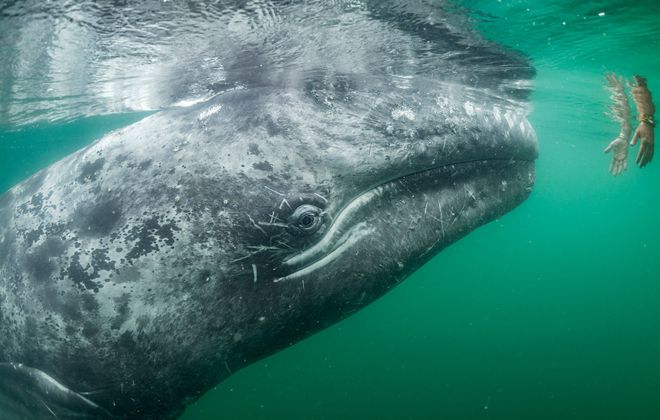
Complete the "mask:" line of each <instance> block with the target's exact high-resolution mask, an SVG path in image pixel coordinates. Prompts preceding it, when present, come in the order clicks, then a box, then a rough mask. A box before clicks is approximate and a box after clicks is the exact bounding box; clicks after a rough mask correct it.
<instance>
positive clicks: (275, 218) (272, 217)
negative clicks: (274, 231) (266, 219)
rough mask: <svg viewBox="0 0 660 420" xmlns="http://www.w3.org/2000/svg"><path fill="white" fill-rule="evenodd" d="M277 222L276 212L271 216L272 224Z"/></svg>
mask: <svg viewBox="0 0 660 420" xmlns="http://www.w3.org/2000/svg"><path fill="white" fill-rule="evenodd" d="M275 220H277V216H276V215H275V212H272V213H271V214H270V223H273V222H274V221H275Z"/></svg>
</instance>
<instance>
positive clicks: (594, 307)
mask: <svg viewBox="0 0 660 420" xmlns="http://www.w3.org/2000/svg"><path fill="white" fill-rule="evenodd" d="M466 4H467V6H466V7H468V9H469V10H470V11H471V15H472V16H473V17H474V19H475V25H476V26H477V27H478V28H479V29H480V30H481V31H482V32H483V33H484V34H485V35H486V36H487V37H488V38H490V39H493V40H495V41H497V42H500V43H503V44H505V45H508V46H510V47H512V48H515V49H517V50H519V51H521V52H522V53H523V54H525V55H527V56H529V57H530V58H531V60H532V61H533V63H534V65H535V67H536V70H537V77H536V79H535V81H534V93H533V96H532V105H533V109H534V111H533V113H532V114H531V116H530V120H531V122H532V124H533V125H534V127H535V128H536V130H537V134H538V138H539V142H540V145H541V155H540V158H539V160H538V164H537V183H536V187H535V189H534V192H533V193H532V195H531V197H530V198H529V199H528V200H527V201H526V202H525V203H524V204H523V205H521V206H520V207H518V208H517V209H515V210H514V211H513V212H511V213H509V214H507V215H506V216H504V217H502V218H501V219H500V220H497V221H494V222H492V223H490V224H488V225H486V226H484V227H481V228H479V229H478V230H476V231H475V232H473V233H471V234H470V235H469V236H468V237H466V238H465V239H463V240H461V241H459V242H457V243H456V244H454V245H452V246H451V247H449V248H448V249H446V250H445V251H443V252H442V253H440V254H439V255H438V256H437V257H436V258H435V259H433V260H432V261H431V262H430V263H428V264H427V265H425V266H424V267H423V268H421V269H420V270H419V271H418V272H417V273H415V274H414V275H413V276H411V277H410V278H409V279H408V280H407V281H406V282H404V283H402V284H401V285H400V286H399V287H397V288H396V289H395V290H393V291H392V292H390V293H389V294H388V295H386V296H385V297H383V298H382V299H380V300H379V301H378V302H376V303H375V304H373V305H371V306H369V307H367V308H365V309H363V310H362V311H360V312H358V313H357V314H356V315H354V316H352V317H350V318H349V319H347V320H345V321H343V322H341V323H339V324H337V325H335V326H334V327H331V328H329V329H327V330H325V331H323V332H321V333H319V334H316V335H315V336H313V337H311V338H309V339H307V340H305V341H303V342H301V343H299V344H296V345H294V346H293V347H291V348H290V349H288V350H286V351H283V352H281V353H278V354H276V355H275V356H273V357H270V358H268V359H265V360H262V361H260V362H258V363H256V364H254V365H252V366H250V367H248V368H246V369H244V370H243V371H241V372H239V373H237V374H235V375H234V376H232V377H231V378H229V379H228V380H226V381H225V382H223V383H221V384H219V385H218V386H217V388H216V389H214V390H213V391H211V392H209V393H208V394H207V395H205V396H204V397H203V398H202V399H201V400H199V401H198V402H197V403H196V404H194V405H193V406H191V407H190V408H189V409H188V411H187V412H186V414H185V415H184V416H183V417H182V418H183V419H185V420H192V419H216V418H218V419H341V418H348V419H363V418H364V419H473V418H474V419H476V418H483V419H658V418H660V218H659V217H658V214H659V211H658V209H659V208H660V161H658V158H656V161H655V162H652V163H651V164H650V165H649V166H648V167H646V168H644V169H643V170H640V169H639V168H637V167H634V166H633V165H632V163H633V157H634V154H635V153H636V149H633V150H631V151H630V155H631V156H629V165H630V166H629V169H628V171H627V172H626V173H624V174H623V175H622V176H620V177H618V178H613V177H612V176H611V175H610V174H609V173H608V171H607V169H608V167H609V158H610V157H609V156H606V155H603V153H602V149H603V148H604V147H605V145H607V143H608V142H609V141H610V140H611V139H612V138H614V137H615V136H616V134H618V126H617V124H616V123H614V122H612V121H610V120H609V119H608V118H607V117H606V116H605V114H604V112H605V110H606V107H607V105H608V101H609V99H608V93H607V92H606V91H605V90H604V89H603V75H604V74H605V72H607V71H615V72H617V73H620V74H623V75H626V76H631V75H632V74H634V73H639V74H642V75H644V76H646V77H647V78H648V80H649V87H650V89H651V91H652V92H657V93H656V104H658V102H659V101H660V55H659V54H658V50H659V48H660V6H659V5H658V4H656V3H655V2H650V1H649V2H637V3H635V4H634V5H632V4H630V5H629V4H628V3H627V2H624V1H612V0H610V1H606V2H599V3H589V4H587V3H586V2H585V3H581V4H578V5H575V4H574V2H569V1H559V2H541V1H506V0H502V1H485V0H482V1H470V2H466ZM600 14H602V16H601V15H600ZM143 115H144V114H139V115H138V114H129V115H115V116H107V117H93V118H88V119H84V120H78V121H74V122H70V123H66V124H55V125H53V126H51V125H43V124H42V125H40V126H28V127H23V128H22V129H21V130H19V131H11V132H10V131H4V132H0V191H4V190H6V189H7V188H9V187H10V186H12V185H13V184H15V183H17V182H19V181H20V180H22V179H24V178H25V177H27V176H28V175H30V174H31V173H33V172H35V171H36V170H38V169H40V168H42V167H44V166H46V165H47V164H48V163H50V162H53V161H55V160H57V159H59V158H61V157H62V156H65V155H67V154H68V153H70V152H72V151H74V150H77V149H78V148H80V147H81V146H82V145H85V144H87V143H89V142H90V141H92V140H93V139H95V138H98V137H99V136H101V135H102V134H103V133H106V132H108V131H110V130H112V129H114V128H118V127H121V126H124V125H126V124H128V123H130V122H133V121H137V120H139V119H140V118H141V117H142V116H143Z"/></svg>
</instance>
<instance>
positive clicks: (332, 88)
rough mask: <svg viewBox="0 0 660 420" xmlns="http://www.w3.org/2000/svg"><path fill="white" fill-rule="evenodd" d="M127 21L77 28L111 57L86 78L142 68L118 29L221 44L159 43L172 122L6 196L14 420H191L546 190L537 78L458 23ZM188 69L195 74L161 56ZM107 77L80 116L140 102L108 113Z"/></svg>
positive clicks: (174, 12) (389, 15)
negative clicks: (119, 66)
mask: <svg viewBox="0 0 660 420" xmlns="http://www.w3.org/2000/svg"><path fill="white" fill-rule="evenodd" d="M356 5H358V6H356ZM111 6H112V5H110V6H109V5H106V4H104V3H100V5H99V6H97V8H95V9H93V10H87V11H85V10H83V12H84V13H87V15H86V16H88V19H89V21H90V22H92V23H93V25H91V29H90V28H87V29H86V30H87V32H85V33H86V34H88V35H89V33H90V32H91V33H94V34H96V36H97V39H100V40H101V41H99V43H98V44H95V46H93V47H91V48H92V49H94V48H96V49H99V50H100V52H99V54H98V55H95V56H94V57H88V58H84V57H83V58H81V57H78V56H76V57H77V59H78V60H83V59H84V60H89V61H86V63H87V67H86V68H87V69H88V72H89V74H101V72H102V71H104V69H106V70H107V66H105V67H104V65H105V64H107V63H108V62H107V60H109V58H107V57H111V56H113V55H112V54H110V53H108V51H107V49H110V50H112V48H118V47H116V46H117V45H120V44H121V42H122V41H124V42H125V41H126V39H129V40H130V41H131V42H134V45H135V48H145V47H144V46H143V44H144V42H145V41H144V39H143V38H142V35H134V34H132V33H130V32H129V33H119V32H118V30H117V28H118V27H120V26H121V25H123V24H126V23H125V22H126V17H127V16H128V17H129V18H132V17H134V16H135V15H137V16H139V17H140V19H142V20H141V22H140V24H141V25H143V26H142V27H143V28H146V29H144V30H145V31H148V30H149V28H150V27H152V26H150V24H153V25H156V24H163V25H165V23H167V24H170V25H171V26H175V28H174V29H172V30H177V28H179V27H187V28H191V27H192V28H193V29H197V30H200V31H201V29H204V30H209V32H206V33H208V37H199V33H198V31H193V30H190V33H188V32H184V33H183V35H186V34H187V35H186V36H188V38H186V37H185V36H178V37H176V39H177V42H176V43H175V42H174V41H172V40H171V39H170V40H169V41H167V40H168V39H169V38H166V41H163V44H164V45H157V46H158V47H160V49H159V50H158V52H156V53H154V54H156V61H159V60H160V61H162V62H164V63H165V64H163V69H164V70H163V71H162V72H161V73H162V74H165V76H163V79H159V80H157V82H158V83H157V84H158V86H159V90H158V91H157V92H154V91H149V92H148V93H147V94H144V95H146V96H141V98H142V99H145V97H148V98H150V100H151V102H150V103H151V104H152V106H153V107H154V109H160V111H159V112H157V113H155V114H153V115H151V116H149V117H146V118H144V119H143V120H141V121H139V122H137V123H136V124H133V125H131V126H128V127H125V128H123V129H120V130H118V131H115V132H112V133H110V134H108V135H106V136H105V137H103V138H101V139H99V140H98V141H96V142H94V143H93V144H91V145H90V146H88V147H86V148H84V149H82V150H80V151H78V152H76V153H73V154H71V155H70V156H67V157H65V158H64V159H62V160H60V161H59V162H57V163H54V164H53V165H51V166H49V167H48V168H45V169H43V170H41V171H40V172H38V173H36V174H35V175H34V176H32V177H31V178H29V179H27V180H26V181H24V182H22V183H20V184H19V185H17V186H15V187H14V188H12V189H11V190H10V191H8V192H7V193H5V194H4V195H2V196H1V197H0V337H2V339H0V413H2V414H3V415H2V417H3V418H10V419H14V418H16V419H19V418H20V419H25V418H28V419H29V418H35V419H41V418H53V417H57V418H120V419H122V418H123V419H129V418H140V419H163V418H176V417H177V416H178V415H179V414H180V413H181V412H182V411H183V410H184V409H185V407H186V405H188V404H190V403H191V402H193V401H195V400H196V399H197V398H198V397H199V396H201V395H202V394H203V393H204V392H206V391H207V390H209V389H210V388H212V387H213V386H215V385H216V384H217V383H219V382H220V381H222V380H223V379H225V378H226V377H228V376H229V375H231V374H232V373H233V372H236V371H237V370H239V369H241V368H242V367H244V366H246V365H248V364H250V363H253V362H254V361H256V360H259V359H260V358H263V357H266V356H268V355H271V354H273V353H275V352H277V351H279V350H281V349H283V348H286V347H287V346H290V345H292V344H293V343H295V342H297V341H299V340H302V339H304V338H305V337H307V336H309V335H311V334H314V333H315V332H317V331H319V330H321V329H323V328H326V327H327V326H329V325H332V324H333V323H336V322H338V321H339V320H341V319H343V318H346V317H347V316H349V315H350V314H352V313H354V312H355V311H357V310H359V309H360V308H362V307H364V306H366V305H368V304H369V303H371V302H373V301H374V300H376V299H377V298H378V297H380V296H382V295H383V294H384V293H386V292H387V291H388V290H390V289H391V288H392V287H394V286H396V285H397V284H398V283H399V282H400V281H402V280H403V279H405V278H406V277H407V276H409V275H410V274H411V273H412V272H413V271H415V270H416V269H417V268H418V267H420V266H421V265H422V264H424V263H425V262H426V261H428V260H429V259H430V258H432V257H433V256H434V255H436V254H437V253H438V252H439V251H440V250H442V249H443V248H444V247H446V246H448V245H450V244H451V243H453V242H455V241H456V240H458V239H460V238H461V237H463V236H465V235H466V234H467V233H469V232H470V231H472V230H473V229H475V228H477V227H478V226H480V225H483V224H484V223H487V222H489V221H491V220H493V219H495V218H497V217H499V216H501V215H503V214H505V213H506V212H508V211H510V210H511V209H513V208H514V207H516V206H517V205H518V204H520V203H521V202H522V201H523V200H525V198H526V197H527V196H528V195H529V193H530V191H531V189H532V185H533V183H534V160H535V158H536V156H537V153H538V151H537V149H538V147H537V143H536V138H535V134H534V130H533V129H532V127H531V126H530V124H529V123H528V121H527V119H526V115H527V113H528V106H527V100H526V98H527V96H528V94H529V91H528V89H529V80H530V78H531V77H533V74H534V72H533V69H532V68H531V66H530V65H529V63H527V62H526V61H525V60H524V59H523V58H521V57H519V56H518V55H516V54H514V53H512V52H509V51H506V50H505V49H503V48H502V47H500V46H497V45H494V44H492V43H489V42H487V41H484V40H482V39H481V38H480V37H479V36H478V34H476V33H475V32H473V31H472V30H470V29H469V26H468V22H467V20H466V19H464V18H461V16H460V13H458V12H457V11H456V10H454V9H453V8H450V7H447V6H445V5H444V4H440V5H438V4H435V5H428V4H426V3H425V2H409V3H407V4H403V5H402V4H401V3H400V2H392V3H390V2H364V3H356V2H346V3H344V2H333V3H332V4H331V5H327V4H325V2H273V3H269V2H254V3H252V2H240V3H237V4H235V5H232V6H231V7H230V6H226V5H225V6H222V7H220V6H211V5H207V8H206V9H204V10H206V12H204V10H202V11H200V10H196V9H195V7H193V6H194V5H188V6H186V7H190V9H185V7H184V6H179V7H181V8H183V9H180V8H176V7H175V6H167V5H166V4H165V3H162V2H156V3H151V2H146V3H144V5H142V6H136V7H138V8H139V7H144V10H141V11H140V13H138V12H137V11H135V10H133V11H132V12H130V13H129V12H127V11H125V10H123V9H121V8H118V7H115V6H112V7H111ZM167 7H175V8H174V9H166V8H167ZM163 8H165V9H163ZM193 9H195V10H193ZM202 9H203V8H202ZM209 10H210V11H209ZM4 12H6V10H4ZM74 12H76V13H74ZM151 12H153V13H151ZM266 12H267V13H266ZM58 13H60V14H61V15H62V16H65V17H69V18H71V19H74V20H75V19H79V13H82V12H81V11H80V10H77V9H76V10H59V9H58ZM77 13H78V14H77ZM159 13H160V14H159ZM3 16H4V17H3V18H2V19H4V22H3V25H4V24H6V25H9V26H3V27H10V26H11V24H12V23H13V22H19V23H21V22H23V23H25V22H24V21H27V22H32V21H33V20H34V19H35V18H34V17H33V15H31V14H30V13H26V14H23V15H20V16H19V17H15V15H11V14H7V13H5V14H4V15H3ZM263 16H267V18H264V17H263ZM91 17H96V18H98V19H92V18H91ZM260 19H261V20H260ZM129 20H130V19H129ZM182 22H185V23H186V24H185V25H184V24H183V23H182ZM255 22H256V23H255ZM205 25H206V26H205ZM241 25H244V26H245V25H247V26H245V27H243V26H241ZM156 26H157V27H158V28H159V30H160V29H161V26H158V25H156ZM165 26H166V25H165ZM237 26H239V27H240V28H239V29H236V27H237ZM37 27H39V26H38V25H37ZM211 28H213V31H215V32H212V31H210V29H211ZM246 28H247V29H246ZM111 29H112V30H111ZM44 30H45V29H44ZM201 32H204V31H201ZM178 35H181V33H179V34H178ZM239 35H240V36H239ZM3 36H5V37H6V36H8V35H7V34H6V33H3ZM163 36H164V35H163ZM202 38H203V39H205V43H204V44H203V45H201V46H199V48H198V49H197V50H196V47H197V46H198V45H197V44H196V42H198V41H199V39H202ZM102 41H103V42H105V44H104V43H103V42H102ZM184 41H185V42H184ZM211 41H215V42H211ZM16 45H18V46H20V44H16ZM99 45H101V46H99ZM121 45H124V44H121ZM141 46H142V47H141ZM17 48H18V47H17ZM103 48H106V49H103ZM154 48H155V47H154ZM185 50H191V51H192V52H194V54H192V53H191V54H188V55H187V56H186V57H188V58H189V59H190V60H189V61H186V58H185V57H184V58H183V59H182V60H181V61H182V62H184V63H185V65H182V64H181V63H180V62H177V63H175V64H171V63H170V64H168V63H169V62H168V61H167V60H166V59H165V58H164V57H165V56H168V57H169V56H171V55H172V51H177V52H181V51H185ZM104 53H105V54H107V57H106V58H105V59H104V58H103V54H104ZM159 54H160V55H159ZM99 56H101V58H98V57H99ZM191 57H192V58H191ZM51 58H52V60H56V59H57V57H56V56H53V57H51ZM106 59H107V60H106ZM151 59H153V57H152V58H151ZM94 60H97V61H94ZM104 60H106V61H104ZM128 60H129V62H130V60H135V61H136V62H138V61H139V59H138V58H137V54H136V57H132V56H129V59H128ZM195 60H197V61H195ZM214 60H215V61H214ZM209 62H213V63H216V64H217V63H218V62H219V63H220V64H221V70H222V72H221V73H222V74H221V76H218V74H217V73H216V71H220V70H219V69H220V67H215V68H213V69H210V68H204V67H203V65H202V64H200V63H209ZM141 63H142V62H141V61H140V62H139V63H138V64H136V67H138V68H139V67H140V65H141ZM195 63H197V64H199V67H194V66H193V64H195ZM50 64H51V65H50V67H47V68H46V69H45V70H43V71H44V72H48V71H51V70H48V69H52V68H54V67H57V66H55V64H54V63H50ZM214 65H215V64H214ZM168 66H169V67H168ZM177 66H179V67H177ZM180 66H183V67H185V68H187V69H190V72H192V73H194V75H195V83H192V82H191V81H190V77H188V76H189V74H188V73H187V72H186V71H185V69H182V68H180ZM35 71H40V70H38V69H37V70H35ZM125 71H126V73H127V74H130V73H131V71H132V68H131V67H130V66H127V67H126V68H125ZM200 74H201V75H200ZM18 76H20V74H19V75H18ZM18 76H17V77H18ZM175 76H176V77H175ZM54 77H55V76H54ZM136 77H138V78H139V77H143V78H145V79H139V80H142V81H143V82H144V83H147V84H148V81H149V80H151V79H149V80H147V79H148V78H150V77H152V75H148V74H147V75H138V76H136ZM153 77H155V76H153ZM91 79H93V78H92V77H90V78H89V80H85V81H82V82H81V83H82V85H81V86H82V87H84V88H86V89H89V90H90V92H91V93H89V94H88V96H86V97H85V98H84V101H86V103H88V105H89V106H83V105H81V103H79V102H75V101H79V100H80V99H79V98H77V99H75V100H74V102H73V103H68V104H67V106H70V109H68V108H67V106H64V107H63V112H71V113H72V114H75V113H76V109H78V110H80V109H84V110H85V111H84V112H82V114H86V115H91V114H102V113H105V112H110V111H111V110H113V109H114V108H112V104H113V103H115V101H114V99H116V98H117V97H121V98H123V99H126V98H128V97H130V95H131V94H133V93H134V91H133V90H131V89H128V91H125V90H122V89H120V91H118V92H114V93H113V95H115V96H113V98H114V99H113V100H109V99H108V97H107V95H106V96H102V95H98V92H100V91H104V92H105V91H107V90H103V89H100V87H102V83H105V82H102V81H99V80H100V79H99V80H96V79H94V80H91ZM17 80H18V81H17V82H16V83H18V84H20V83H22V82H21V80H20V77H18V78H17ZM200 80H202V81H203V82H204V83H201V84H200ZM152 81H153V80H152ZM154 83H155V82H154ZM202 85H203V88H200V86H202ZM58 86H59V85H58ZM191 86H192V87H191ZM79 87H80V86H78V87H76V89H77V88H79ZM106 87H107V86H106ZM57 88H59V87H57ZM72 89H73V88H72ZM200 89H201V90H200ZM164 91H167V93H168V94H164V93H163V92H164ZM95 92H96V93H95ZM193 94H198V97H199V98H201V99H200V100H197V101H187V102H186V103H185V104H182V102H181V101H183V100H184V99H185V98H188V97H190V95H193ZM140 95H142V93H141V94H140ZM154 98H155V99H154ZM164 98H169V99H164ZM14 102H15V101H13V99H12V96H11V95H7V96H6V97H4V98H3V104H4V105H3V106H4V109H5V111H6V112H5V113H4V118H6V119H7V121H19V120H20V116H21V115H32V114H30V112H31V110H30V109H27V108H23V109H20V111H21V112H19V111H16V112H15V113H13V112H14V111H12V110H16V109H18V108H16V107H19V106H21V105H17V104H15V103H14ZM127 102H130V101H122V102H121V103H122V104H125V103H127ZM193 102H195V103H193ZM38 104H39V103H38V101H37V105H38ZM24 106H27V105H24ZM30 106H34V104H33V105H30ZM122 106H126V108H122V109H124V110H125V109H132V108H130V106H128V105H122ZM12 107H13V108H12ZM43 109H45V111H44V112H45V115H50V116H51V117H58V116H59V114H57V112H55V111H52V110H49V105H47V104H43ZM32 111H33V110H32ZM40 115H41V114H40Z"/></svg>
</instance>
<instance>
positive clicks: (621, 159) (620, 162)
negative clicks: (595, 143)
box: [604, 137, 628, 176]
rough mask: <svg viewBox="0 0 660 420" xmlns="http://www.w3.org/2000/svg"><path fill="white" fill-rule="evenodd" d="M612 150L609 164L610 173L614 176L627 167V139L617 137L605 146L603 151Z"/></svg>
mask: <svg viewBox="0 0 660 420" xmlns="http://www.w3.org/2000/svg"><path fill="white" fill-rule="evenodd" d="M610 150H612V163H611V164H610V173H611V174H612V175H614V176H617V175H619V174H620V173H621V172H623V171H624V170H626V169H628V159H627V157H628V141H627V140H626V139H624V138H621V137H617V138H615V139H614V140H612V141H611V142H610V144H608V145H607V147H606V148H605V150H604V151H605V153H608V152H609V151H610Z"/></svg>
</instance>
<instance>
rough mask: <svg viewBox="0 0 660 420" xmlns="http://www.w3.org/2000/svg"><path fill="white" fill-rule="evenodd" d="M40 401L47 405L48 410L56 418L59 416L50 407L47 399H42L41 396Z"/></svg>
mask: <svg viewBox="0 0 660 420" xmlns="http://www.w3.org/2000/svg"><path fill="white" fill-rule="evenodd" d="M39 401H41V403H42V404H43V405H44V406H45V407H46V409H47V410H48V411H50V414H52V415H53V417H55V418H56V419H57V418H59V417H57V414H55V413H54V412H53V410H51V409H50V407H48V404H46V401H44V400H42V399H41V398H39Z"/></svg>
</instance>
